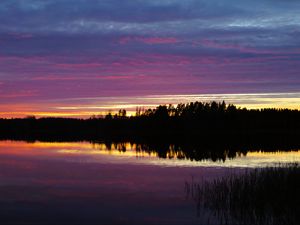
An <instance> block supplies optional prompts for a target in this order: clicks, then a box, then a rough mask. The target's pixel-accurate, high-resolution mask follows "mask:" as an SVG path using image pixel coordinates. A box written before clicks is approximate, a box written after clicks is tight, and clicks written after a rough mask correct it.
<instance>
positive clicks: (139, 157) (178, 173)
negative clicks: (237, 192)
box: [0, 141, 300, 224]
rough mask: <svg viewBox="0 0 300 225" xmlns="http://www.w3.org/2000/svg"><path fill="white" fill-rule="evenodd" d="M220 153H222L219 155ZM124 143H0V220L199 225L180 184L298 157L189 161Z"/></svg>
mask: <svg viewBox="0 0 300 225" xmlns="http://www.w3.org/2000/svg"><path fill="white" fill-rule="evenodd" d="M224 154H225V155H226V152H224ZM158 155H159V153H157V151H149V150H147V151H143V149H141V148H140V146H137V145H135V144H133V145H131V144H129V143H122V144H116V145H114V144H112V145H110V146H108V145H105V144H91V143H87V142H78V143H42V142H35V143H26V142H13V141H1V142H0V189H1V190H0V207H1V208H0V224H199V223H205V221H203V220H202V218H199V217H197V210H196V207H195V204H194V202H192V201H191V200H189V199H186V196H185V192H184V184H185V181H190V180H191V179H193V180H199V182H201V180H203V179H212V178H215V177H218V176H223V175H226V174H230V173H236V172H242V171H244V170H245V168H249V167H251V168H253V167H262V166H268V165H272V164H274V163H280V162H281V163H286V162H300V151H293V152H276V153H263V152H248V153H247V154H246V155H243V154H239V153H237V155H236V157H234V158H232V159H226V160H225V161H215V162H214V161H212V160H209V159H206V160H202V161H191V160H188V159H185V157H184V152H178V151H176V152H175V151H172V148H170V151H168V152H167V155H166V158H159V157H158Z"/></svg>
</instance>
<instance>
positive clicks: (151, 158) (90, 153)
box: [0, 141, 300, 167]
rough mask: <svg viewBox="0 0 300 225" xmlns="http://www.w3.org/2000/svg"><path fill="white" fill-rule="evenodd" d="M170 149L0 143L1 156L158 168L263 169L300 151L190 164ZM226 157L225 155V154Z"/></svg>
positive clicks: (250, 154) (290, 159)
mask: <svg viewBox="0 0 300 225" xmlns="http://www.w3.org/2000/svg"><path fill="white" fill-rule="evenodd" d="M173 147H174V146H173V145H171V146H170V147H169V150H168V152H167V154H166V158H165V159H164V158H159V156H158V152H156V151H159V150H160V149H153V150H150V151H149V150H147V151H146V150H145V149H143V148H141V146H140V145H137V144H131V143H115V144H114V143H112V144H109V145H107V144H106V145H105V144H103V143H97V144H91V143H88V142H62V143H58V142H53V143H50V142H34V143H26V142H14V141H0V156H8V155H11V156H12V155H13V156H15V157H25V158H27V157H35V158H41V159H52V160H65V161H68V162H69V161H70V162H84V163H100V164H103V163H104V164H107V163H108V164H110V163H113V164H133V165H136V164H138V165H140V164H143V165H157V166H167V167H177V166H182V167H264V166H267V165H269V166H270V165H273V164H274V163H275V164H276V163H291V162H299V161H300V150H298V151H290V152H281V151H277V152H272V153H270V152H248V153H247V155H246V156H245V155H239V154H237V157H236V158H233V159H226V160H225V162H223V161H221V160H220V161H216V162H213V161H212V160H208V159H207V160H201V161H191V160H189V159H186V156H185V153H184V149H183V151H175V150H174V149H173ZM224 155H225V156H227V155H226V152H224Z"/></svg>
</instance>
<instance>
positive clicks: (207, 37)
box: [0, 0, 300, 117]
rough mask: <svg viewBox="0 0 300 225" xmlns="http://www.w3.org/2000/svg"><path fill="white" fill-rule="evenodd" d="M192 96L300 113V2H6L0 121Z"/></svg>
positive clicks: (1, 16) (0, 32) (1, 28)
mask: <svg viewBox="0 0 300 225" xmlns="http://www.w3.org/2000/svg"><path fill="white" fill-rule="evenodd" d="M196 100H198V101H199V100H200V101H210V100H217V101H222V100H225V101H226V102H229V103H235V104H237V105H239V106H241V107H244V106H245V107H248V108H260V107H288V108H298V109H300V1H298V0H251V1H249V0H206V1H204V0H1V1H0V117H23V116H27V115H36V116H73V117H86V116H90V115H93V114H100V113H106V112H108V111H109V110H116V109H120V108H125V109H127V110H128V111H135V108H136V106H145V107H146V108H148V107H154V106H156V105H157V104H169V103H172V104H176V103H179V102H189V101H196Z"/></svg>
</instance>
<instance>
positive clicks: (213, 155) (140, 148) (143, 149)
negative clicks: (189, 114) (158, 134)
mask: <svg viewBox="0 0 300 225" xmlns="http://www.w3.org/2000/svg"><path fill="white" fill-rule="evenodd" d="M92 143H93V146H94V148H96V149H97V148H98V149H99V150H102V151H103V150H105V151H112V150H115V151H118V152H126V151H128V150H129V151H132V150H133V151H136V153H146V154H148V155H156V156H158V157H159V158H164V159H178V160H191V161H203V160H211V161H214V162H215V161H223V162H225V161H226V160H228V159H234V158H235V157H241V156H246V155H247V153H248V152H250V151H258V150H260V151H265V152H270V151H271V152H272V151H278V149H277V148H274V149H265V150H263V149H262V148H263V147H262V145H258V146H257V148H253V147H252V146H249V148H247V146H239V147H237V146H236V145H232V146H231V145H228V144H226V145H224V146H222V145H220V144H218V145H216V146H213V145H210V146H208V145H207V144H205V143H201V144H200V143H176V144H169V143H167V142H153V143H152V142H151V143H150V142H149V143H133V142H132V143H129V142H104V143H103V142H99V143H98V147H97V144H95V142H92ZM286 150H287V149H286ZM289 150H292V149H289ZM283 151H284V150H283ZM137 155H139V154H137ZM140 155H144V154H140Z"/></svg>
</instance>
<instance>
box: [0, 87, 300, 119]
mask: <svg viewBox="0 0 300 225" xmlns="http://www.w3.org/2000/svg"><path fill="white" fill-rule="evenodd" d="M223 100H224V101H225V102H226V103H227V104H235V105H236V106H237V107H241V108H244V107H245V108H247V109H262V108H278V109H284V108H288V109H298V110H300V93H258V94H202V95H201V94H199V95H148V96H136V97H134V96H133V97H126V96H123V97H99V98H78V99H69V100H68V99H66V100H61V101H59V102H58V103H56V102H54V101H48V102H47V101H45V102H36V103H30V104H25V103H20V104H17V103H7V104H2V105H1V106H0V118H23V117H26V116H36V117H38V118H40V117H69V118H89V117H91V116H93V115H96V116H104V115H107V114H108V113H109V112H111V113H112V114H114V113H117V112H118V111H119V110H120V109H125V110H126V111H127V115H128V116H134V115H135V113H136V108H143V109H149V108H155V107H157V106H158V105H168V104H173V105H175V106H176V105H177V104H179V103H188V102H195V101H202V102H210V101H217V102H221V101H223ZM8 109H9V110H8Z"/></svg>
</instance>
